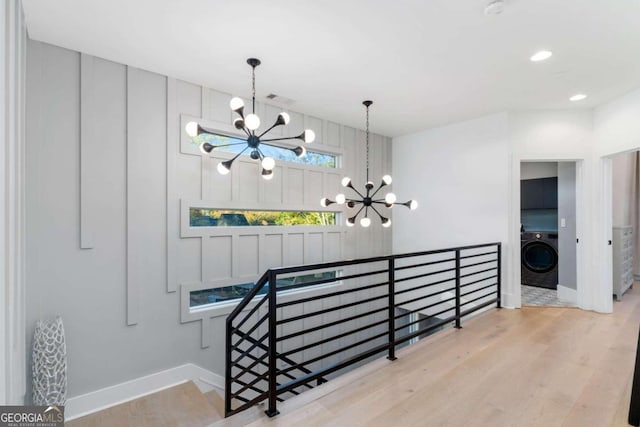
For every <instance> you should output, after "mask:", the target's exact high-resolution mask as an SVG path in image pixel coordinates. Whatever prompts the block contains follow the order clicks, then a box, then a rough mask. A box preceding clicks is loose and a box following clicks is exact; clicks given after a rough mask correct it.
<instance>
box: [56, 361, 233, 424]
mask: <svg viewBox="0 0 640 427" xmlns="http://www.w3.org/2000/svg"><path fill="white" fill-rule="evenodd" d="M187 381H198V382H201V383H205V384H208V385H210V386H212V387H215V388H218V389H221V390H224V378H223V377H221V376H220V375H217V374H214V373H213V372H211V371H208V370H206V369H204V368H201V367H200V366H197V365H194V364H193V363H187V364H185V365H181V366H176V367H175V368H171V369H167V370H166V371H161V372H156V373H154V374H151V375H147V376H144V377H140V378H136V379H133V380H130V381H126V382H123V383H120V384H116V385H113V386H110V387H105V388H102V389H100V390H96V391H92V392H90V393H86V394H82V395H80V396H75V397H72V398H70V399H67V403H66V405H65V407H64V415H65V421H70V420H72V419H74V418H78V417H82V416H85V415H88V414H91V413H93V412H97V411H101V410H103V409H106V408H109V407H111V406H115V405H118V404H120V403H124V402H128V401H129V400H133V399H137V398H139V397H142V396H146V395H148V394H152V393H155V392H158V391H160V390H164V389H166V388H169V387H173V386H176V385H178V384H182V383H185V382H187Z"/></svg>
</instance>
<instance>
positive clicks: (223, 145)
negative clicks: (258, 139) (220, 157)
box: [213, 141, 246, 149]
mask: <svg viewBox="0 0 640 427" xmlns="http://www.w3.org/2000/svg"><path fill="white" fill-rule="evenodd" d="M242 144H246V142H244V141H243V142H234V143H233V144H222V145H214V146H213V148H214V149H216V148H219V147H231V146H234V145H242Z"/></svg>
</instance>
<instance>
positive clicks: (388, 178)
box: [382, 175, 393, 185]
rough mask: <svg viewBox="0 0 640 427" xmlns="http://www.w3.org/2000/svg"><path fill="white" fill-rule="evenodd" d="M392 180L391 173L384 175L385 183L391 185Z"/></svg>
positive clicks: (383, 180)
mask: <svg viewBox="0 0 640 427" xmlns="http://www.w3.org/2000/svg"><path fill="white" fill-rule="evenodd" d="M391 181H393V180H392V179H391V175H385V176H383V177H382V182H383V183H384V185H390V184H391Z"/></svg>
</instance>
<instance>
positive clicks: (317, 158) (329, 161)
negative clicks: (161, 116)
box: [191, 133, 337, 168]
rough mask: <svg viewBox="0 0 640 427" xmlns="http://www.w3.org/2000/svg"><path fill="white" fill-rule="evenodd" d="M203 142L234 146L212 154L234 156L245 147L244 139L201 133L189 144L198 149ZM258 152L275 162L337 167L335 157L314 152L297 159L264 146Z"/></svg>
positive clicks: (289, 151)
mask: <svg viewBox="0 0 640 427" xmlns="http://www.w3.org/2000/svg"><path fill="white" fill-rule="evenodd" d="M204 142H208V143H209V144H211V145H226V144H234V145H229V146H226V147H217V148H215V149H214V151H213V152H216V151H223V152H225V153H234V154H237V153H239V152H241V151H242V150H244V149H245V148H246V146H247V144H246V141H245V140H244V139H240V138H234V137H231V136H224V135H215V134H204V133H203V134H201V135H198V136H196V137H194V138H191V143H192V144H195V145H197V146H198V147H200V144H202V143H204ZM300 142H302V141H300ZM277 143H278V142H277V141H274V144H277ZM303 145H304V144H303ZM305 149H306V147H305ZM260 151H262V153H263V154H264V155H265V156H268V157H273V158H274V159H276V160H282V161H285V162H292V163H302V164H305V165H312V166H323V167H327V168H335V167H337V165H336V156H334V155H331V154H325V153H318V152H316V151H309V150H307V154H306V155H305V156H304V157H298V156H296V155H295V154H294V153H293V152H292V151H291V150H287V149H282V148H276V147H270V146H268V145H264V144H261V145H260ZM250 152H251V150H247V151H245V155H249V153H250Z"/></svg>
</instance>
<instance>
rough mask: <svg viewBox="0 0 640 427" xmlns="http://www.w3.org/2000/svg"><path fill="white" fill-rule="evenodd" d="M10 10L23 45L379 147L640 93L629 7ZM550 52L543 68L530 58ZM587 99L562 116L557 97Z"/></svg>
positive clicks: (203, 3) (77, 0)
mask: <svg viewBox="0 0 640 427" xmlns="http://www.w3.org/2000/svg"><path fill="white" fill-rule="evenodd" d="M485 4H486V1H484V0H395V1H390V0H289V1H286V0H270V1H265V0H180V1H178V0H55V1H52V0H23V6H24V11H25V15H26V20H27V28H28V31H29V35H30V37H31V38H33V39H36V40H41V41H45V42H48V43H52V44H55V45H59V46H63V47H66V48H69V49H74V50H78V51H81V52H86V53H89V54H92V55H96V56H99V57H103V58H107V59H110V60H113V61H117V62H122V63H126V64H130V65H133V66H136V67H139V68H144V69H147V70H151V71H155V72H158V73H162V74H165V75H169V76H173V77H177V78H181V79H184V80H187V81H191V82H195V83H200V84H204V85H207V86H210V87H213V88H215V89H218V90H222V91H227V92H231V93H233V94H236V95H241V96H247V95H249V94H250V67H249V66H248V65H247V64H246V62H245V60H246V58H248V57H250V56H255V57H257V58H260V59H261V60H262V65H261V66H260V67H258V69H257V76H256V81H257V82H256V84H257V95H258V97H259V98H260V97H264V96H266V95H267V94H269V93H276V94H278V95H280V96H284V97H286V98H291V99H294V100H295V101H296V102H295V104H294V105H293V106H292V107H291V108H292V109H294V110H298V111H303V112H306V113H309V114H313V115H316V116H319V117H322V118H326V119H330V120H334V121H336V122H339V123H345V124H350V125H352V126H356V127H359V128H362V127H363V126H364V107H362V105H361V101H362V100H364V99H373V100H374V102H375V103H374V105H373V106H372V107H371V130H372V131H373V132H378V133H382V134H385V135H389V136H397V135H402V134H406V133H411V132H415V131H418V130H422V129H425V128H429V127H433V126H437V125H441V124H445V123H451V122H456V121H460V120H464V119H468V118H472V117H477V116H481V115H484V114H487V113H492V112H498V111H503V110H509V109H563V108H588V107H594V106H596V105H599V104H602V103H604V102H606V101H608V100H610V99H612V98H614V97H616V96H619V95H621V94H624V93H626V92H629V91H631V90H633V89H635V88H638V87H640V0H506V1H505V10H504V12H503V13H502V14H501V15H493V16H486V15H484V6H485ZM543 48H544V49H548V50H551V51H553V57H552V58H551V59H549V60H548V61H545V62H543V63H532V62H530V61H529V57H530V56H531V55H532V54H533V53H535V52H536V51H537V50H539V49H543ZM576 92H584V93H586V94H588V95H589V97H588V98H587V99H586V100H584V101H581V102H580V103H572V102H570V101H569V100H568V98H569V96H570V95H572V94H574V93H576Z"/></svg>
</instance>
